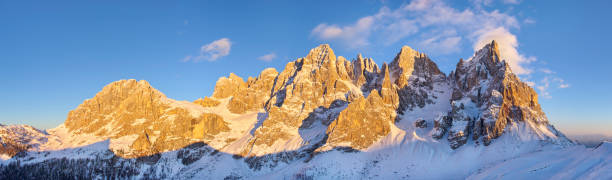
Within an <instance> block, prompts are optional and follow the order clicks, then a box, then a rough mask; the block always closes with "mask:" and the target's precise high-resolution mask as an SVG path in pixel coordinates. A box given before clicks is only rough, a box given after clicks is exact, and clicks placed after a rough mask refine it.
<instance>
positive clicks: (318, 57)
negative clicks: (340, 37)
mask: <svg viewBox="0 0 612 180" xmlns="http://www.w3.org/2000/svg"><path fill="white" fill-rule="evenodd" d="M305 59H306V60H307V61H305V63H307V64H310V63H313V64H321V63H325V62H327V61H331V62H328V63H335V61H336V55H335V54H334V50H332V49H331V47H329V44H321V45H319V46H318V47H316V48H313V49H311V50H310V52H309V53H308V55H306V58H305Z"/></svg>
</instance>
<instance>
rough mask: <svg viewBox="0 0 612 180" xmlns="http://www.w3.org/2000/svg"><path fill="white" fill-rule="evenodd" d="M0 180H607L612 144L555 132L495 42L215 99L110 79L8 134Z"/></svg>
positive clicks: (230, 84)
mask: <svg viewBox="0 0 612 180" xmlns="http://www.w3.org/2000/svg"><path fill="white" fill-rule="evenodd" d="M0 142H1V146H0V157H1V160H0V179H612V143H610V142H604V143H601V144H599V145H598V146H595V147H591V148H587V147H585V146H583V145H579V144H577V143H574V142H573V141H571V140H569V139H568V138H567V137H566V136H565V135H564V134H563V133H562V132H560V131H558V130H557V129H555V127H554V126H553V125H551V124H550V122H549V120H548V119H547V117H546V115H545V113H544V112H543V111H542V108H541V107H540V104H538V94H537V93H536V92H535V91H534V89H533V88H532V87H530V86H528V85H527V84H526V83H523V82H521V80H520V79H519V78H518V77H517V76H516V75H515V74H514V73H512V70H511V69H510V66H509V64H507V63H506V61H505V60H503V59H501V58H500V52H499V46H498V45H497V43H496V42H495V41H493V42H491V43H489V44H487V45H485V46H484V47H482V49H480V50H478V51H476V52H475V53H474V56H473V57H471V58H469V59H467V60H463V59H461V60H459V62H458V63H457V66H456V69H455V70H454V71H453V72H451V73H450V74H445V73H443V72H441V71H440V70H439V69H438V67H437V65H436V63H434V61H432V60H431V59H430V58H429V57H428V56H427V55H426V54H423V53H420V52H417V51H415V50H413V49H411V48H410V47H408V46H404V47H402V48H401V50H399V53H398V54H397V55H396V56H395V58H394V59H393V60H392V61H391V62H390V63H389V64H386V63H383V64H382V65H379V64H376V63H375V62H374V61H373V60H372V59H371V58H365V57H363V56H362V55H361V54H359V55H357V57H355V58H353V59H351V60H349V59H347V58H345V57H342V56H336V55H335V54H334V51H333V50H332V49H331V48H330V46H329V45H327V44H323V45H320V46H318V47H316V48H314V49H312V50H310V53H308V55H306V57H304V58H299V59H297V60H295V61H292V62H289V63H288V64H287V65H286V66H285V68H284V69H283V70H282V71H280V72H279V71H277V70H276V69H273V68H269V69H265V70H263V71H262V72H261V73H260V74H259V76H257V77H248V78H247V79H243V78H241V77H238V76H236V75H235V74H231V73H230V75H229V76H228V77H222V78H220V79H219V80H218V81H217V83H216V86H215V90H214V93H213V94H212V95H211V96H210V97H203V98H200V99H197V100H196V101H194V102H187V101H177V100H173V99H170V98H167V97H166V96H165V95H164V94H163V93H162V92H160V91H158V90H156V89H154V88H153V87H152V86H151V85H150V84H149V83H148V82H147V81H144V80H140V81H137V80H133V79H130V80H120V81H116V82H113V83H111V84H109V85H107V86H105V87H104V88H102V90H101V91H100V92H98V93H97V94H96V95H95V96H94V97H93V98H91V99H87V100H85V101H84V102H83V103H82V104H81V105H79V106H78V107H77V108H76V109H74V110H72V111H70V112H69V113H68V116H67V118H66V121H65V122H64V123H63V124H61V125H59V126H58V127H56V128H53V129H48V130H39V129H36V128H33V127H31V126H28V125H2V126H0Z"/></svg>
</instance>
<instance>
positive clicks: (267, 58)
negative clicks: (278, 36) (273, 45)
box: [257, 53, 276, 62]
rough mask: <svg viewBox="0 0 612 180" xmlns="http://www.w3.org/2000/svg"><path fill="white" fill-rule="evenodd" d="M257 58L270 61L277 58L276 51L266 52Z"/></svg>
mask: <svg viewBox="0 0 612 180" xmlns="http://www.w3.org/2000/svg"><path fill="white" fill-rule="evenodd" d="M257 59H259V60H262V61H266V62H270V61H272V60H274V59H276V53H270V54H266V55H263V56H259V57H258V58H257Z"/></svg>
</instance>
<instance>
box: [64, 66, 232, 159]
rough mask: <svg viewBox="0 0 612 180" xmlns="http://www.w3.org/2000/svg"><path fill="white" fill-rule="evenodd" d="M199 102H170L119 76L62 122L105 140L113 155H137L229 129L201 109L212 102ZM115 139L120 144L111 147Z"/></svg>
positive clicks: (77, 131) (141, 83)
mask: <svg viewBox="0 0 612 180" xmlns="http://www.w3.org/2000/svg"><path fill="white" fill-rule="evenodd" d="M239 80H241V79H239V78H238V77H237V76H235V75H230V77H229V78H227V81H229V82H232V81H238V82H240V81H239ZM222 82H223V81H222ZM206 99H208V98H206ZM202 101H203V102H202V106H198V105H196V104H193V103H190V102H179V101H175V100H172V99H169V98H167V97H166V96H165V95H164V94H162V93H161V92H159V91H158V90H156V89H154V88H153V87H151V85H149V83H148V82H146V81H143V80H141V81H136V80H133V79H130V80H120V81H116V82H113V83H110V84H109V85H107V86H105V87H104V88H103V89H102V90H101V91H100V92H99V93H98V94H96V96H94V97H93V98H92V99H88V100H85V101H84V102H83V103H82V104H81V105H79V106H78V107H77V108H76V109H74V110H72V111H70V112H69V113H68V118H67V119H66V121H65V122H64V126H65V127H66V128H67V129H68V132H69V133H72V134H74V136H73V137H74V138H77V139H78V137H79V136H81V135H82V136H84V138H85V139H81V140H87V139H92V138H97V139H110V142H111V145H110V146H111V147H110V148H111V149H112V150H113V151H116V152H117V154H119V155H122V156H128V157H134V156H136V157H140V156H142V155H150V154H154V153H157V152H161V151H167V150H173V149H178V148H181V147H184V146H186V145H187V144H189V143H193V142H197V141H206V140H210V139H211V138H212V137H213V136H215V135H216V134H218V133H221V132H224V131H228V130H229V129H228V127H227V124H226V122H225V121H224V120H223V118H222V117H221V116H219V115H216V114H213V113H205V110H204V109H203V108H204V107H203V106H204V105H214V104H215V103H216V102H215V100H214V99H208V100H202ZM204 101H205V102H204ZM116 141H119V142H122V143H121V144H119V145H115V144H114V143H113V142H116Z"/></svg>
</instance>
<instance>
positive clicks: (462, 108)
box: [447, 41, 564, 148]
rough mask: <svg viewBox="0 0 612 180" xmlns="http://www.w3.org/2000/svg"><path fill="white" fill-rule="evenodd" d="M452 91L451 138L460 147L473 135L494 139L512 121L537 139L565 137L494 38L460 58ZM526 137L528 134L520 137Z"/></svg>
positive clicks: (483, 139)
mask: <svg viewBox="0 0 612 180" xmlns="http://www.w3.org/2000/svg"><path fill="white" fill-rule="evenodd" d="M450 77H451V83H452V84H453V94H452V97H451V104H452V110H451V112H450V119H452V123H448V124H447V125H449V127H448V130H449V136H448V140H449V142H450V143H451V147H452V148H458V147H460V146H461V145H463V144H465V143H466V142H467V141H468V137H470V136H471V137H472V139H473V140H474V141H476V142H477V143H479V142H482V143H484V144H485V145H488V144H490V143H491V140H492V139H495V138H497V137H499V136H501V135H502V133H504V131H506V130H507V127H508V126H509V125H512V124H529V126H515V127H524V128H525V130H523V131H525V132H527V131H529V132H530V133H531V134H533V135H534V136H535V137H533V138H536V139H542V140H546V139H554V140H557V139H564V136H563V135H562V134H560V132H558V131H557V130H556V129H555V128H554V127H552V126H551V125H549V124H548V120H547V118H546V116H545V115H544V112H542V110H541V108H540V105H539V104H538V102H537V93H536V92H535V90H533V88H531V87H529V86H528V85H527V84H525V83H523V82H522V81H520V79H519V78H518V77H517V76H516V75H515V74H514V73H512V71H511V70H510V66H509V65H508V64H507V63H506V62H505V61H504V60H502V59H500V54H499V48H498V45H497V43H496V42H495V41H492V42H491V43H489V44H487V45H485V46H484V47H483V48H482V49H480V50H478V51H477V52H476V53H475V54H474V56H473V57H472V58H470V59H469V60H468V61H463V60H460V61H459V63H458V64H457V69H456V70H455V71H454V72H453V73H451V76H450ZM520 138H525V137H520Z"/></svg>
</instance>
